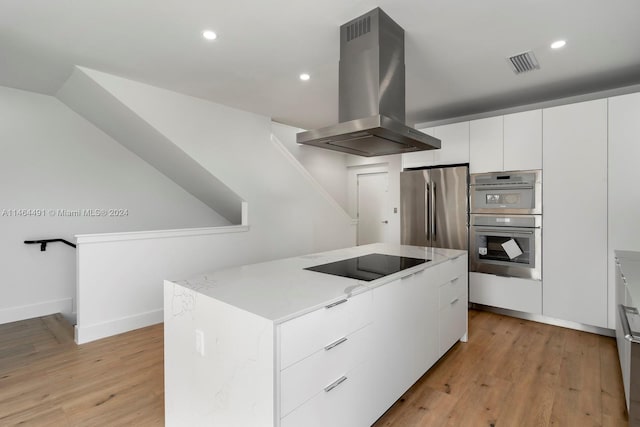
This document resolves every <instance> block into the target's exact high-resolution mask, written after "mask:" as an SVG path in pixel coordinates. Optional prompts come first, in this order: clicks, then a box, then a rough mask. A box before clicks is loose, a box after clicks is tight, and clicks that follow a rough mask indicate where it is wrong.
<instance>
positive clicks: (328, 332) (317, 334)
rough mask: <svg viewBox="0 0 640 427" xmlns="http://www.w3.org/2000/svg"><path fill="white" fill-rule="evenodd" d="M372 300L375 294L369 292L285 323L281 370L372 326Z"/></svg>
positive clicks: (282, 327) (282, 326) (282, 328)
mask: <svg viewBox="0 0 640 427" xmlns="http://www.w3.org/2000/svg"><path fill="white" fill-rule="evenodd" d="M372 301H373V298H372V293H371V292H365V293H362V294H360V295H356V296H353V297H351V298H348V299H345V300H342V301H338V302H339V304H335V305H333V304H332V305H329V306H327V307H325V308H321V309H319V310H316V311H313V312H311V313H308V314H305V315H304V316H300V317H298V318H296V319H292V320H289V321H288V322H284V323H282V324H281V325H280V326H279V328H278V330H279V335H280V369H285V368H287V367H289V366H291V365H292V364H294V363H295V362H298V361H299V360H302V359H304V358H305V357H307V356H309V355H311V354H312V353H315V352H316V351H318V350H322V349H324V347H325V346H327V345H329V344H331V343H332V342H335V341H336V340H338V339H340V338H342V337H345V336H347V335H349V334H350V333H352V332H354V331H356V330H358V329H360V328H362V327H363V326H365V325H367V324H368V323H371V316H372Z"/></svg>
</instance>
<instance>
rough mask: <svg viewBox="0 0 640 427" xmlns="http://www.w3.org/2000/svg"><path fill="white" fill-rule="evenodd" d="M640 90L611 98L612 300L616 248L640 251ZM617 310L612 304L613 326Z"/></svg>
mask: <svg viewBox="0 0 640 427" xmlns="http://www.w3.org/2000/svg"><path fill="white" fill-rule="evenodd" d="M639 141H640V93H633V94H629V95H622V96H616V97H613V98H609V183H608V184H609V185H608V194H609V219H608V220H609V233H608V234H609V236H608V237H609V251H608V255H607V258H608V260H609V301H613V299H614V298H613V289H614V283H615V268H614V264H613V259H614V253H613V251H614V249H622V250H634V251H640V220H639V218H640V186H639V185H638V184H639V183H640V167H639V164H638V160H640V143H639ZM616 313H617V312H616V310H615V307H614V306H613V305H611V304H610V305H609V327H610V328H613V327H614V325H615V319H616Z"/></svg>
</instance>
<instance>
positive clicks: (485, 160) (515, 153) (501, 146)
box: [469, 110, 542, 173]
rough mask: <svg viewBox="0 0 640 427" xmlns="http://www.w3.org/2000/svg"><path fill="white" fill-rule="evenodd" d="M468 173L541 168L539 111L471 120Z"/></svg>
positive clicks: (540, 113) (540, 114)
mask: <svg viewBox="0 0 640 427" xmlns="http://www.w3.org/2000/svg"><path fill="white" fill-rule="evenodd" d="M469 134H470V137H469V138H470V139H469V172H470V173H482V172H499V171H513V170H531V169H541V168H542V110H531V111H525V112H522V113H513V114H507V115H505V116H496V117H489V118H486V119H478V120H472V121H471V122H470V129H469Z"/></svg>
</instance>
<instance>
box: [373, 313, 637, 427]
mask: <svg viewBox="0 0 640 427" xmlns="http://www.w3.org/2000/svg"><path fill="white" fill-rule="evenodd" d="M627 424H628V421H627V415H626V408H625V403H624V391H623V389H622V377H621V374H620V366H619V363H618V353H617V349H616V343H615V339H614V338H609V337H603V336H599V335H594V334H589V333H586V332H579V331H574V330H571V329H564V328H559V327H556V326H550V325H545V324H542V323H535V322H529V321H526V320H520V319H515V318H512V317H506V316H501V315H497V314H492V313H487V312H480V311H474V310H471V311H470V312H469V342H468V343H466V344H464V343H458V344H456V345H455V346H454V347H453V348H452V349H451V350H450V351H449V352H448V353H447V354H446V355H445V356H444V357H443V358H442V359H441V360H440V361H439V362H438V363H437V364H436V366H434V367H433V368H432V369H431V370H430V371H429V372H427V373H426V374H425V375H424V376H423V377H422V378H421V379H420V380H419V381H418V382H417V383H416V384H415V385H414V386H413V387H412V388H411V389H410V390H409V391H407V392H406V393H405V394H404V396H402V398H401V399H400V400H398V401H397V402H396V403H395V404H394V405H393V406H392V407H391V408H390V409H389V410H388V411H387V413H386V414H384V415H383V416H382V418H380V419H379V420H378V421H377V423H376V424H375V427H383V426H385V427H414V426H415V427H417V426H518V427H521V426H522V427H524V426H561V427H565V426H566V427H573V426H576V427H583V426H626V425H627Z"/></svg>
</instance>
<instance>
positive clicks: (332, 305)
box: [324, 299, 348, 308]
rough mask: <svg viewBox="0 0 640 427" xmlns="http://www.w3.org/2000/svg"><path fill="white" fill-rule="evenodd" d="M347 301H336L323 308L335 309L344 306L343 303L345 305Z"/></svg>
mask: <svg viewBox="0 0 640 427" xmlns="http://www.w3.org/2000/svg"><path fill="white" fill-rule="evenodd" d="M347 301H348V300H346V299H341V300H340V301H336V302H334V303H332V304H329V305H325V306H324V308H333V307H335V306H336V305H340V304H344V303H345V302H347Z"/></svg>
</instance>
